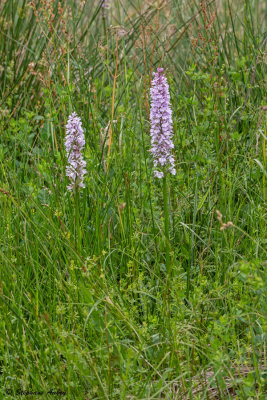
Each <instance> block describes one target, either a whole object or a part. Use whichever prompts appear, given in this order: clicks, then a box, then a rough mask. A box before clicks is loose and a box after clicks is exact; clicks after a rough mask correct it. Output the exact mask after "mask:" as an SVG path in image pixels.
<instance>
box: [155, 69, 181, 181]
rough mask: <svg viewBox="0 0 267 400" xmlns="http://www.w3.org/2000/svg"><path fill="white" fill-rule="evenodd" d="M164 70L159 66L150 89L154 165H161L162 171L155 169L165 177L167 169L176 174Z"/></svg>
mask: <svg viewBox="0 0 267 400" xmlns="http://www.w3.org/2000/svg"><path fill="white" fill-rule="evenodd" d="M163 71H164V69H163V68H158V69H157V72H155V73H154V79H153V80H152V87H151V89H150V94H151V110H150V122H151V128H150V135H151V144H152V148H151V150H150V151H151V153H152V154H153V156H154V167H158V166H159V167H160V169H161V171H158V170H156V171H155V176H156V177H157V178H163V176H164V173H165V172H167V171H169V172H170V173H171V174H173V175H175V174H176V170H175V167H174V158H173V156H172V154H171V149H173V148H174V145H173V142H172V135H173V129H172V111H171V106H170V93H169V85H168V82H167V78H166V77H165V75H164V73H163Z"/></svg>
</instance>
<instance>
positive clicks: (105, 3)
mask: <svg viewBox="0 0 267 400" xmlns="http://www.w3.org/2000/svg"><path fill="white" fill-rule="evenodd" d="M108 3H109V0H100V7H101V8H102V10H103V17H104V18H106V16H107V14H106V12H105V10H106V9H108V8H109V4H108Z"/></svg>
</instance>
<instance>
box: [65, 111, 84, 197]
mask: <svg viewBox="0 0 267 400" xmlns="http://www.w3.org/2000/svg"><path fill="white" fill-rule="evenodd" d="M66 129H67V132H66V137H65V147H66V152H67V156H68V163H69V165H68V166H67V167H66V175H67V176H68V178H69V179H70V181H71V183H70V185H69V186H68V187H67V189H68V190H70V191H71V190H74V188H75V187H78V186H79V187H82V188H84V183H83V177H84V175H85V173H86V169H85V167H86V162H85V161H84V159H83V156H82V149H83V147H84V145H85V139H84V133H83V132H84V131H83V128H82V123H81V119H80V118H79V117H78V116H77V114H76V113H75V112H74V113H72V114H71V115H70V116H69V119H68V123H67V125H66Z"/></svg>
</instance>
